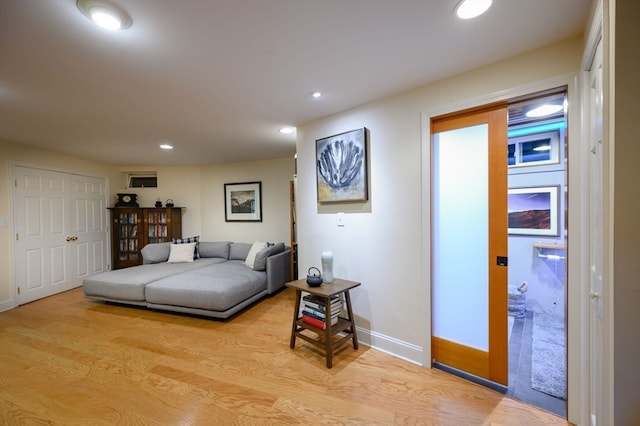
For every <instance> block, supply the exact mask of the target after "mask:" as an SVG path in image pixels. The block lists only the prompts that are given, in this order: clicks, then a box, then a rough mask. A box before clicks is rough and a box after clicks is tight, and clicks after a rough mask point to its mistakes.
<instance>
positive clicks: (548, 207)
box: [508, 186, 559, 237]
mask: <svg viewBox="0 0 640 426" xmlns="http://www.w3.org/2000/svg"><path fill="white" fill-rule="evenodd" d="M558 191H559V186H539V187H528V188H510V189H509V192H508V197H509V198H508V206H509V207H508V211H509V234H510V235H536V236H538V235H539V236H550V237H553V236H558V235H559V228H558V227H559V224H558V222H559V220H558V219H559V215H558V214H559V212H558Z"/></svg>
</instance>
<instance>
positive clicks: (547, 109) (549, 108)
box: [525, 104, 564, 118]
mask: <svg viewBox="0 0 640 426" xmlns="http://www.w3.org/2000/svg"><path fill="white" fill-rule="evenodd" d="M563 109H564V106H563V105H558V104H544V105H540V106H539V107H536V108H533V109H531V110H529V111H527V113H526V114H525V115H526V116H527V117H529V118H538V117H546V116H547V115H551V114H555V113H557V112H560V111H562V110H563Z"/></svg>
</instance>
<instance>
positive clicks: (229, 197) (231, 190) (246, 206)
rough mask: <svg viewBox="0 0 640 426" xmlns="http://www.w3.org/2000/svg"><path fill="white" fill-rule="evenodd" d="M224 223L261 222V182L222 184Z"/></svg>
mask: <svg viewBox="0 0 640 426" xmlns="http://www.w3.org/2000/svg"><path fill="white" fill-rule="evenodd" d="M224 220H225V222H262V182H240V183H225V184H224Z"/></svg>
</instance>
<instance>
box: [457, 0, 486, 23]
mask: <svg viewBox="0 0 640 426" xmlns="http://www.w3.org/2000/svg"><path fill="white" fill-rule="evenodd" d="M492 2H493V0H462V1H460V2H459V3H458V4H457V5H456V7H455V9H454V12H455V14H456V16H457V17H458V18H460V19H473V18H476V17H478V16H480V15H482V14H483V13H485V12H486V11H487V10H489V8H490V7H491V3H492Z"/></svg>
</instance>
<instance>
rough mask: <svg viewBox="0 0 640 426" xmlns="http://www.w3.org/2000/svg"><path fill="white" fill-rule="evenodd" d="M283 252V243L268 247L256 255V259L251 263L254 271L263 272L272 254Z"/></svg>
mask: <svg viewBox="0 0 640 426" xmlns="http://www.w3.org/2000/svg"><path fill="white" fill-rule="evenodd" d="M283 251H284V243H276V244H271V245H268V246H267V247H265V248H263V249H262V250H260V251H259V252H258V254H256V259H255V260H254V261H253V270H254V271H264V270H266V269H267V258H268V257H269V256H273V255H274V254H278V253H282V252H283Z"/></svg>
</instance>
